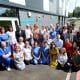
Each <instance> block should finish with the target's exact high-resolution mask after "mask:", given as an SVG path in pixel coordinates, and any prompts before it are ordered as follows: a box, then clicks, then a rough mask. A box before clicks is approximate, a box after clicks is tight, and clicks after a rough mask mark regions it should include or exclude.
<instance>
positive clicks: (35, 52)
mask: <svg viewBox="0 0 80 80" xmlns="http://www.w3.org/2000/svg"><path fill="white" fill-rule="evenodd" d="M31 52H32V53H33V54H34V56H36V57H39V55H40V47H33V48H32V50H31Z"/></svg>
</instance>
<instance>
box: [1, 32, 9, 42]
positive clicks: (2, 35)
mask: <svg viewBox="0 0 80 80" xmlns="http://www.w3.org/2000/svg"><path fill="white" fill-rule="evenodd" d="M8 39H9V35H8V34H7V33H5V34H0V42H1V41H6V40H8Z"/></svg>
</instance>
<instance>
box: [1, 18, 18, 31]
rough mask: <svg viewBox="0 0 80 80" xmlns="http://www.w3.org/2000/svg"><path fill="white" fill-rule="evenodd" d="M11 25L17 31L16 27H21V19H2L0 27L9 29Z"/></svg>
mask: <svg viewBox="0 0 80 80" xmlns="http://www.w3.org/2000/svg"><path fill="white" fill-rule="evenodd" d="M9 25H11V26H12V27H13V30H14V31H16V27H17V26H18V25H19V19H18V18H14V17H0V26H2V27H7V26H9Z"/></svg>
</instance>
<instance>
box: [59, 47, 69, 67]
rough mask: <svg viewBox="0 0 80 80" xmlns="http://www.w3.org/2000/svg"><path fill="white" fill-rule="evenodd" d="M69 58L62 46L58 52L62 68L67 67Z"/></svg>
mask: <svg viewBox="0 0 80 80" xmlns="http://www.w3.org/2000/svg"><path fill="white" fill-rule="evenodd" d="M67 60H68V57H67V53H66V49H65V48H62V49H61V50H60V53H59V54H58V63H59V65H60V67H61V68H64V67H65V64H66V63H67Z"/></svg>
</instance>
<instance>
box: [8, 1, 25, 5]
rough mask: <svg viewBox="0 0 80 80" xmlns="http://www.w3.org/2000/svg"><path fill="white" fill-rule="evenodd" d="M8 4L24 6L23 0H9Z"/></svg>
mask: <svg viewBox="0 0 80 80" xmlns="http://www.w3.org/2000/svg"><path fill="white" fill-rule="evenodd" d="M9 2H12V3H16V4H21V5H25V4H26V3H25V0H9Z"/></svg>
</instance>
